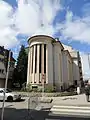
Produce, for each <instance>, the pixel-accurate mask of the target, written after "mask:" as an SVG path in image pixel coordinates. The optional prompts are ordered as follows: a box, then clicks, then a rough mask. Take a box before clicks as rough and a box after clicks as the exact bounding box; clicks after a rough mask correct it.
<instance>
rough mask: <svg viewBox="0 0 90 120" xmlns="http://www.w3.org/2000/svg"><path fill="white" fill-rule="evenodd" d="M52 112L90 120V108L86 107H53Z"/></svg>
mask: <svg viewBox="0 0 90 120" xmlns="http://www.w3.org/2000/svg"><path fill="white" fill-rule="evenodd" d="M50 112H51V113H52V114H57V115H64V116H67V115H68V116H78V117H82V116H83V117H85V118H90V107H86V106H84V107H83V106H71V105H70V106H69V105H68V106H67V105H53V107H52V108H51V109H50Z"/></svg>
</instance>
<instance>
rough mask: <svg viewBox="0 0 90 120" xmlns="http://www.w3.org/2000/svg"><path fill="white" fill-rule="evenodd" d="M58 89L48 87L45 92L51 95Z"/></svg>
mask: <svg viewBox="0 0 90 120" xmlns="http://www.w3.org/2000/svg"><path fill="white" fill-rule="evenodd" d="M55 91H56V88H55V87H53V86H46V87H45V92H47V93H50V92H55Z"/></svg>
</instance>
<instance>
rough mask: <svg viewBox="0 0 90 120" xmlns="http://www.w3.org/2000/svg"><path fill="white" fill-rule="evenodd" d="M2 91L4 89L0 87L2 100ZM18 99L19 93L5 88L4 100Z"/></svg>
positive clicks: (3, 91)
mask: <svg viewBox="0 0 90 120" xmlns="http://www.w3.org/2000/svg"><path fill="white" fill-rule="evenodd" d="M4 93H5V89H4V88H0V100H3V97H4ZM20 99H21V95H19V94H15V93H12V91H11V90H9V89H6V94H5V100H7V101H14V100H20Z"/></svg>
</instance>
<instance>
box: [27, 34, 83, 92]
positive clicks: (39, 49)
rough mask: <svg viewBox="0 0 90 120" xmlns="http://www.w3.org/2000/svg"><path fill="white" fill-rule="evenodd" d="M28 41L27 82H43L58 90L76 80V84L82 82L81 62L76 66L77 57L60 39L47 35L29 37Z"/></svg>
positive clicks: (32, 83)
mask: <svg viewBox="0 0 90 120" xmlns="http://www.w3.org/2000/svg"><path fill="white" fill-rule="evenodd" d="M28 43H29V48H28V49H29V50H28V51H29V53H28V73H27V84H29V83H30V84H31V85H32V87H34V86H36V87H40V86H42V84H44V85H45V86H55V87H56V89H57V91H60V90H62V89H67V88H68V87H69V86H72V85H74V84H75V80H76V83H77V84H76V85H79V84H80V83H79V81H80V72H79V70H80V69H79V64H78V65H76V66H75V62H74V61H75V60H76V58H75V56H73V53H72V51H69V50H68V46H66V47H65V46H64V45H63V44H62V43H61V42H60V41H59V40H58V39H54V38H52V37H50V36H46V35H37V36H33V37H31V38H29V39H28ZM69 49H72V48H71V47H70V48H69ZM79 58H80V56H79V57H77V61H78V63H79V62H80V59H79ZM80 64H81V63H80ZM76 68H77V69H78V71H77V72H76ZM81 70H82V69H81ZM76 75H77V76H78V78H76Z"/></svg>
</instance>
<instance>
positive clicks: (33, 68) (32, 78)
mask: <svg viewBox="0 0 90 120" xmlns="http://www.w3.org/2000/svg"><path fill="white" fill-rule="evenodd" d="M35 50H36V46H35V45H34V52H33V53H34V54H33V78H32V79H33V83H34V82H36V81H35Z"/></svg>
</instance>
